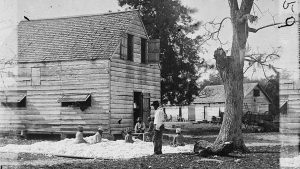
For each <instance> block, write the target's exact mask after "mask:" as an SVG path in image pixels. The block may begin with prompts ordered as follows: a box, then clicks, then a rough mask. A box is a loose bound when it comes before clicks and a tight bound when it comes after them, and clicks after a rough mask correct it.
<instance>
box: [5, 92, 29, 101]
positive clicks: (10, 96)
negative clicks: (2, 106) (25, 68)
mask: <svg viewBox="0 0 300 169" xmlns="http://www.w3.org/2000/svg"><path fill="white" fill-rule="evenodd" d="M24 99H26V93H24V92H21V93H20V92H18V91H14V92H11V91H10V92H6V93H5V92H1V96H0V101H1V103H20V102H21V101H23V100H24Z"/></svg>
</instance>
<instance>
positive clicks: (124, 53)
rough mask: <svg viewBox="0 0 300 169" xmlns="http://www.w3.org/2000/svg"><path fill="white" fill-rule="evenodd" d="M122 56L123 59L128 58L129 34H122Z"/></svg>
mask: <svg viewBox="0 0 300 169" xmlns="http://www.w3.org/2000/svg"><path fill="white" fill-rule="evenodd" d="M120 57H121V59H123V60H127V34H125V33H124V34H122V36H121V44H120Z"/></svg>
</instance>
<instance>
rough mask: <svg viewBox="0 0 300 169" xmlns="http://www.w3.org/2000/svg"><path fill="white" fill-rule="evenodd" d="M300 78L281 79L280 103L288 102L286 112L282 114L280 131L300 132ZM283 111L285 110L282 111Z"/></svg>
mask: <svg viewBox="0 0 300 169" xmlns="http://www.w3.org/2000/svg"><path fill="white" fill-rule="evenodd" d="M299 84H300V80H298V81H297V80H288V79H280V91H279V95H280V105H281V106H282V105H284V104H285V103H287V112H286V114H281V117H280V131H281V132H282V133H294V134H298V133H299V131H300V125H299V122H300V85H299ZM282 113H283V112H282Z"/></svg>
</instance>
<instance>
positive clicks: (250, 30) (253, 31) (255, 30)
mask: <svg viewBox="0 0 300 169" xmlns="http://www.w3.org/2000/svg"><path fill="white" fill-rule="evenodd" d="M279 24H281V23H272V24H269V25H265V26H262V27H260V28H257V29H255V28H250V27H249V29H248V31H249V32H252V33H256V32H257V31H259V30H261V29H264V28H268V27H271V26H276V25H279Z"/></svg>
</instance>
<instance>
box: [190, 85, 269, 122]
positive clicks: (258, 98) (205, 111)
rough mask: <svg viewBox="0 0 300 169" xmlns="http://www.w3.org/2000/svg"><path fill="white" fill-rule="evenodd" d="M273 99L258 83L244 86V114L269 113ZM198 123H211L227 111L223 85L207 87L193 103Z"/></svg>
mask: <svg viewBox="0 0 300 169" xmlns="http://www.w3.org/2000/svg"><path fill="white" fill-rule="evenodd" d="M270 104H271V99H270V98H269V96H268V95H267V94H266V92H265V91H264V90H263V89H262V87H261V86H260V85H259V84H258V83H245V84H244V107H243V112H244V113H246V112H251V113H252V114H263V113H266V112H267V111H269V105H270ZM193 105H194V108H195V120H196V121H203V120H207V121H211V120H212V117H213V116H215V117H220V116H221V114H222V113H223V112H224V111H225V91H224V86H223V85H214V86H206V87H205V88H204V89H203V90H202V91H201V93H200V96H199V97H197V98H196V99H195V100H194V102H193Z"/></svg>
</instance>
